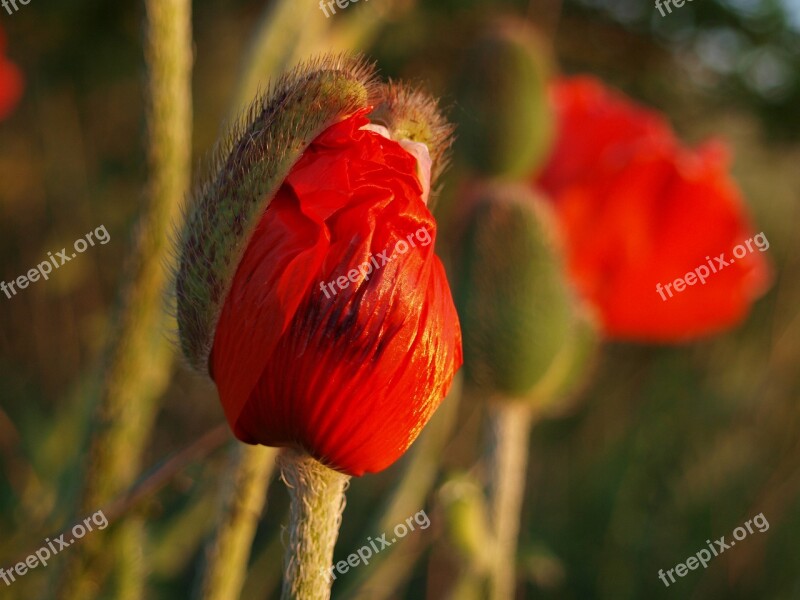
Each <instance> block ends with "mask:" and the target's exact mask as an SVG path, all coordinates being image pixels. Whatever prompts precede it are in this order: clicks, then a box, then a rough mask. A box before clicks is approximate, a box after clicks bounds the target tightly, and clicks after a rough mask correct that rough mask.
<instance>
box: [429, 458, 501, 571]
mask: <svg viewBox="0 0 800 600" xmlns="http://www.w3.org/2000/svg"><path fill="white" fill-rule="evenodd" d="M439 500H440V501H441V503H442V508H443V510H444V515H445V526H446V530H447V538H448V540H449V542H450V543H451V545H452V546H453V548H454V549H455V550H456V551H457V552H458V553H459V554H460V555H461V557H462V559H463V560H464V562H465V563H467V564H468V565H469V566H470V568H471V569H472V570H475V571H478V572H481V571H483V570H485V569H486V568H487V567H488V565H489V564H490V563H491V560H492V555H493V552H492V544H493V538H492V533H491V530H490V529H489V516H488V509H487V507H486V498H485V497H484V494H483V490H482V489H481V486H480V485H478V483H477V482H476V481H474V480H473V479H472V478H471V477H470V476H469V475H468V474H466V473H464V474H459V475H453V476H451V477H450V478H449V479H448V481H447V482H446V483H445V484H444V485H443V486H442V488H441V490H440V491H439Z"/></svg>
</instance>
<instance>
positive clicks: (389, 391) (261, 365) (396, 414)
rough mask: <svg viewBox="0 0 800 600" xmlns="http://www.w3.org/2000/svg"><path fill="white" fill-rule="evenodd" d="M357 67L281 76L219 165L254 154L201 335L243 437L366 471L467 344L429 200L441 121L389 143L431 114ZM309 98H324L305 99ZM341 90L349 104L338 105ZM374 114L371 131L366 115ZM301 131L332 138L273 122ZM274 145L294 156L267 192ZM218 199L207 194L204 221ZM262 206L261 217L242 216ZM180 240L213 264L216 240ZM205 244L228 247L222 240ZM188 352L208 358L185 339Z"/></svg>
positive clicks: (439, 389) (442, 384)
mask: <svg viewBox="0 0 800 600" xmlns="http://www.w3.org/2000/svg"><path fill="white" fill-rule="evenodd" d="M353 67H354V63H352V62H350V63H347V62H346V63H344V66H342V67H339V66H338V65H337V64H336V63H334V62H332V61H331V60H330V59H326V60H325V61H323V62H322V64H321V65H318V66H317V67H316V68H315V69H314V70H308V69H304V70H302V71H299V72H298V73H299V74H298V75H295V76H293V77H292V79H291V80H285V81H284V85H283V89H280V90H279V92H278V93H277V94H276V97H275V98H273V99H272V100H271V101H267V102H264V103H262V106H263V107H264V108H263V111H264V112H263V113H262V114H266V115H269V116H268V118H264V119H262V120H261V122H260V124H258V125H257V126H256V125H251V126H249V127H247V128H246V129H245V130H244V131H245V133H244V136H243V138H242V140H241V141H240V142H239V143H238V144H235V145H234V146H233V147H234V150H233V151H232V152H231V155H230V157H229V158H228V159H227V162H226V165H230V164H237V160H238V157H237V152H245V151H246V149H247V148H248V147H249V146H250V145H252V146H254V147H256V148H258V149H259V152H258V153H257V154H256V155H255V156H254V157H253V160H254V161H255V163H256V164H248V165H245V166H243V168H242V169H237V170H236V172H235V173H234V175H235V177H237V178H238V180H237V183H235V184H232V185H235V186H237V187H236V188H235V189H231V188H227V187H226V188H224V189H225V192H226V194H227V195H228V196H229V197H235V198H237V200H236V201H235V202H232V203H231V204H230V207H229V211H230V212H229V213H228V214H226V215H225V217H224V219H226V220H230V221H232V222H234V223H240V229H241V230H242V231H249V233H248V234H244V235H241V236H239V237H238V241H237V242H236V243H238V244H241V245H242V254H241V257H240V258H238V260H236V262H235V265H233V266H234V267H235V269H234V271H233V272H232V273H227V272H226V271H225V270H220V271H219V273H220V280H219V282H218V283H219V285H220V289H224V290H225V293H224V294H223V295H222V300H223V301H222V302H221V306H220V312H219V315H218V319H216V320H215V322H213V323H206V322H205V321H203V322H202V323H201V326H200V329H201V330H205V329H206V328H210V330H211V331H213V340H212V348H211V352H210V358H209V366H210V372H211V375H212V377H213V379H214V381H215V382H216V384H217V388H218V390H219V393H220V398H221V400H222V404H223V407H224V409H225V414H226V417H227V419H228V422H229V423H230V425H231V427H232V429H233V431H234V433H235V434H236V436H237V437H238V438H239V439H241V440H242V441H245V442H248V443H259V444H265V445H269V446H291V447H298V448H301V449H303V450H305V451H306V452H307V453H309V454H310V455H311V456H313V457H314V458H316V459H317V460H319V461H320V462H322V463H323V464H325V465H327V466H329V467H331V468H334V469H337V470H340V471H342V472H345V473H348V474H350V475H362V474H363V473H365V472H375V471H379V470H381V469H384V468H386V467H387V466H389V465H390V464H391V463H392V462H394V461H395V460H397V458H399V457H400V456H401V455H402V454H403V452H404V451H405V450H406V449H407V448H408V446H409V445H410V444H411V443H412V442H413V441H414V439H415V438H416V437H417V435H418V434H419V433H420V431H421V429H422V427H423V426H424V425H425V423H426V422H427V421H428V419H429V418H430V417H431V415H432V414H433V411H434V410H435V409H436V407H437V406H438V405H439V403H440V402H441V400H442V398H443V397H444V395H445V394H446V392H447V390H448V389H449V387H450V384H451V381H452V378H453V375H454V374H455V371H456V370H457V369H458V367H459V366H460V365H461V333H460V329H459V325H458V319H457V316H456V313H455V308H454V307H453V303H452V299H451V296H450V290H449V287H448V284H447V279H446V277H445V274H444V269H443V267H442V264H441V262H440V261H439V259H438V258H437V257H436V255H435V254H434V243H435V239H436V223H435V221H434V220H433V217H432V215H431V213H430V211H429V210H428V207H427V206H426V203H425V200H426V193H427V192H426V188H427V187H428V186H429V185H430V171H431V161H432V159H431V155H433V156H434V157H439V156H440V152H439V148H438V146H437V147H436V148H434V147H433V145H432V144H433V143H436V142H440V143H441V142H442V141H443V140H442V139H441V138H442V137H444V138H445V139H446V137H447V136H446V135H445V134H447V133H449V130H448V128H447V127H446V126H445V124H444V122H443V121H442V120H441V118H440V117H438V116H437V118H436V119H434V120H433V121H431V122H429V123H428V126H427V127H422V128H420V129H419V130H418V131H417V134H418V136H419V137H412V138H411V139H406V140H402V141H395V140H394V139H389V138H388V137H386V135H391V136H392V137H396V136H397V134H398V132H399V131H400V128H398V126H399V125H401V124H404V123H405V124H408V123H409V122H410V121H413V118H409V115H414V114H416V115H419V114H430V115H434V114H435V113H434V112H433V111H432V109H430V108H428V109H427V112H426V110H423V109H421V108H420V106H419V105H418V103H419V102H420V101H421V100H422V97H421V96H420V95H419V94H415V93H408V92H404V93H400V92H399V91H398V89H397V87H396V86H395V87H392V88H389V87H380V86H375V85H374V83H372V81H371V73H369V72H368V71H367V70H365V69H364V68H363V66H359V67H358V68H353ZM337 69H338V70H337ZM340 78H341V79H342V80H346V81H347V82H348V84H347V85H340V86H338V89H335V86H329V85H327V84H326V85H325V86H320V85H317V83H314V82H318V81H322V80H328V81H335V80H337V79H340ZM302 86H306V87H307V88H308V87H311V89H313V90H317V91H315V92H314V93H315V94H320V96H318V97H317V99H316V100H309V94H308V92H303V91H298V89H297V88H298V87H302ZM359 89H360V90H361V91H362V92H364V93H362V94H361V95H360V96H359V95H358V94H357V93H352V92H353V91H356V92H357V91H358V90H359ZM343 91H344V93H345V95H346V94H351V98H352V99H353V101H352V102H351V101H350V100H348V101H347V102H341V100H340V98H341V96H342V93H343ZM320 97H321V98H322V100H320ZM373 103H374V105H375V106H378V107H379V109H377V110H376V111H375V115H383V118H382V119H381V120H380V121H378V120H377V118H376V117H373V120H372V121H370V119H369V118H368V117H367V115H368V113H369V112H370V106H369V105H370V104H373ZM403 103H406V104H403ZM387 105H388V106H387ZM319 106H322V107H323V109H326V108H328V107H334V110H329V112H328V115H327V117H328V118H327V119H323V118H322V117H321V116H318V115H316V114H312V115H309V114H308V111H318V110H319V108H318V107H319ZM342 107H344V108H342ZM299 109H302V111H303V112H300V111H299ZM305 119H314V120H315V122H316V123H317V124H318V125H321V124H323V123H325V127H323V128H321V130H320V131H315V130H314V131H313V135H308V134H309V133H310V132H312V128H305V130H304V131H302V132H301V134H298V132H297V131H295V130H292V129H287V130H286V131H282V132H280V135H278V133H276V131H275V128H276V127H277V125H276V122H281V121H283V122H286V123H293V122H294V123H297V122H299V123H300V124H301V125H300V129H303V125H302V124H303V122H304V120H305ZM256 120H258V117H257V118H256ZM329 121H332V123H331V122H329ZM406 129H407V128H406ZM404 133H405V134H408V131H405V132H404ZM306 135H307V136H308V138H306ZM409 135H410V134H409ZM248 136H250V139H249V140H248ZM269 136H272V138H271V139H272V140H275V141H280V142H281V146H279V147H278V149H280V150H282V149H283V147H284V146H285V147H287V148H289V149H290V151H291V152H296V153H297V156H296V157H295V158H294V159H293V160H291V162H290V164H288V168H286V173H285V174H283V175H282V176H281V177H280V181H278V185H276V186H275V189H274V191H273V190H272V189H271V188H272V186H273V183H272V182H270V183H269V185H266V184H264V185H260V186H259V185H258V180H259V178H261V177H263V176H264V175H263V173H265V172H267V171H269V169H267V168H265V167H263V166H261V164H260V163H261V162H270V161H273V160H274V159H273V158H272V155H273V154H275V153H276V147H275V146H274V145H273V144H274V142H270V143H265V142H264V141H263V138H264V137H269ZM306 139H307V140H308V141H305V140H306ZM429 145H431V147H432V151H431V152H430V153H429V152H428V150H427V148H428V146H429ZM442 146H446V141H444V144H442ZM406 148H407V149H406ZM417 157H418V158H417ZM288 160H289V159H287V162H288ZM259 161H260V162H259ZM224 168H226V167H223V169H224ZM434 169H435V167H434ZM270 172H275V170H274V169H273V170H272V171H270ZM227 176H228V175H227V174H226V175H220V176H218V178H217V181H218V180H219V179H221V178H223V177H227ZM231 181H232V180H231ZM243 186H244V187H243ZM247 186H252V188H248V187H247ZM217 187H218V186H217V184H216V182H214V183H212V184H210V185H209V186H206V188H205V189H206V193H207V194H208V196H209V198H211V199H212V201H209V202H208V203H207V208H208V209H209V210H210V211H212V213H213V212H214V211H215V210H218V209H217V207H216V204H215V202H216V199H218V198H220V197H221V195H220V194H218V193H217ZM264 195H267V196H268V197H267V198H263V196H264ZM256 202H261V203H262V205H261V207H260V208H259V209H258V210H255V209H254V210H252V211H250V209H249V208H248V207H250V206H253V205H254V204H256ZM240 205H241V206H243V207H245V208H244V209H242V210H240V209H239V207H240ZM191 216H192V215H191V214H190V220H191ZM205 217H206V218H209V219H210V220H214V219H215V218H216V217H215V216H214V215H213V214H211V215H205ZM200 218H201V216H200V215H198V216H196V219H198V220H199V219H200ZM219 218H220V219H221V218H223V217H219ZM251 224H252V225H251ZM226 235H227V234H226ZM234 237H235V236H234ZM189 239H196V242H197V244H198V245H197V246H196V247H195V246H192V245H185V246H184V256H183V258H184V260H183V262H184V263H185V262H186V260H197V258H196V257H195V254H196V253H198V252H199V253H200V254H202V260H204V261H208V262H211V263H213V261H214V260H215V258H216V256H215V255H214V253H213V252H212V251H209V250H206V247H207V246H208V244H207V241H208V240H212V241H215V240H217V239H218V236H215V231H214V229H213V228H211V229H209V231H208V232H202V233H201V234H200V235H195V236H194V237H190V238H189ZM223 244H224V245H223ZM212 246H213V248H215V249H220V248H222V249H226V248H228V241H227V240H225V241H223V242H222V243H221V244H217V243H216V242H215V243H214V244H212ZM187 257H188V258H187ZM182 269H183V266H182ZM186 270H187V271H188V270H189V269H186ZM183 281H185V282H187V283H189V280H188V278H184V279H183ZM180 282H181V275H180V274H179V287H180ZM189 287H191V286H190V285H186V286H184V289H188V288H189ZM179 293H180V290H179ZM190 304H191V301H190V299H189V298H185V299H184V307H188V306H190ZM214 305H215V303H214ZM180 307H181V298H180V295H179V315H178V316H179V325H180V326H181V335H182V338H183V337H184V331H185V332H186V334H187V335H188V334H190V332H191V331H192V330H191V328H186V329H184V328H183V323H182V322H181V311H180ZM207 307H211V310H213V305H212V304H208V305H207ZM191 314H192V313H191V312H189V311H187V313H186V314H185V315H184V316H187V315H191ZM194 314H196V313H194ZM189 323H190V324H191V321H189ZM184 347H189V348H190V349H191V348H202V346H201V345H198V344H196V343H195V341H193V340H184ZM194 358H195V360H194V361H193V362H195V363H196V362H199V361H197V358H200V359H201V360H202V358H203V354H200V355H199V356H196V357H194Z"/></svg>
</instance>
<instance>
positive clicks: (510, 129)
mask: <svg viewBox="0 0 800 600" xmlns="http://www.w3.org/2000/svg"><path fill="white" fill-rule="evenodd" d="M550 71H551V68H550V58H549V52H548V51H547V49H546V46H545V45H544V44H543V43H540V41H539V40H538V39H537V37H536V33H535V32H534V31H533V30H532V29H531V28H529V27H528V26H527V25H526V24H524V23H521V22H517V21H513V20H503V21H501V22H499V23H496V24H495V25H493V26H491V27H490V28H489V30H488V31H486V32H485V33H483V34H481V35H480V36H479V37H478V38H477V40H476V41H475V42H474V43H473V44H472V46H471V47H470V48H469V49H468V50H467V53H466V56H465V59H464V71H463V73H462V74H461V76H460V78H459V81H458V85H457V94H458V103H459V105H460V107H461V110H460V111H459V113H460V115H461V118H460V122H459V128H458V130H459V139H458V142H457V153H458V155H459V156H460V157H461V160H463V161H464V162H465V163H466V165H467V166H468V167H469V168H470V169H471V170H473V171H474V172H476V173H478V174H480V175H483V176H488V177H497V178H500V179H519V178H522V177H525V176H527V175H529V174H530V173H531V172H533V170H534V169H535V168H536V167H538V166H540V165H541V163H542V162H543V160H544V159H545V158H546V156H547V153H548V152H549V150H550V148H551V145H552V142H553V135H554V129H555V127H554V116H553V114H552V110H551V107H550V103H549V101H548V98H547V81H548V78H549V75H550Z"/></svg>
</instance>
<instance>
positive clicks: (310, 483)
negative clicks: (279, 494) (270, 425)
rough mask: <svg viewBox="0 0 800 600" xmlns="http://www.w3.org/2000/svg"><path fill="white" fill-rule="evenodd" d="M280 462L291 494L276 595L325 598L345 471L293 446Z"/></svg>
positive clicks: (289, 598)
mask: <svg viewBox="0 0 800 600" xmlns="http://www.w3.org/2000/svg"><path fill="white" fill-rule="evenodd" d="M279 461H280V465H281V473H282V477H283V480H284V482H285V483H286V487H287V488H289V497H290V499H291V504H290V515H289V543H288V545H287V546H286V553H285V555H284V565H283V566H284V579H283V592H282V594H281V600H329V599H330V597H331V583H332V582H333V578H332V577H331V571H330V569H331V562H332V561H333V547H334V545H335V544H336V538H337V537H338V535H339V525H340V524H341V522H342V512H343V511H344V504H345V498H344V491H345V489H346V488H347V483H348V481H349V480H350V476H349V475H344V474H342V473H339V472H338V471H333V470H332V469H329V468H328V467H326V466H324V465H322V464H321V463H319V462H317V461H316V460H314V459H313V458H311V457H310V456H308V455H306V454H303V453H301V452H298V451H295V450H288V451H285V452H284V453H283V454H281V456H280V459H279Z"/></svg>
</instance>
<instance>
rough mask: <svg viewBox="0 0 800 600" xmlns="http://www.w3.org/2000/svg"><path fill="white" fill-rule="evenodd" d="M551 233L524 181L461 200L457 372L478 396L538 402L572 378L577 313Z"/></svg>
mask: <svg viewBox="0 0 800 600" xmlns="http://www.w3.org/2000/svg"><path fill="white" fill-rule="evenodd" d="M554 231H555V230H554V223H553V222H552V216H551V215H550V212H549V210H548V207H547V205H546V204H545V203H544V201H542V200H540V199H539V198H538V197H536V196H535V195H534V194H533V193H532V192H531V191H530V190H529V189H528V188H527V187H526V186H524V185H511V184H508V185H506V184H487V185H484V186H483V187H481V188H479V189H477V190H476V191H475V196H474V200H472V201H471V202H469V203H468V208H467V209H466V216H465V218H464V222H463V233H462V235H461V236H460V241H459V250H458V256H459V265H458V273H457V288H456V302H457V305H458V309H459V315H460V318H461V324H462V327H463V332H464V369H465V376H466V378H467V381H468V383H469V384H470V385H471V386H472V387H473V388H474V389H477V390H480V391H481V392H482V393H484V394H486V395H496V396H498V397H500V398H509V399H512V398H513V399H521V398H524V399H527V400H529V401H532V402H537V403H539V404H543V403H546V402H549V401H550V398H551V397H552V395H553V394H556V393H557V392H559V391H561V388H562V387H563V386H565V385H566V380H567V379H569V378H570V377H574V376H575V374H574V373H573V370H574V369H573V365H572V360H573V358H577V357H578V355H579V353H578V349H579V346H578V341H579V337H578V334H579V331H578V330H577V329H576V327H577V322H578V321H579V320H580V319H583V318H584V317H583V316H582V314H581V312H580V310H579V308H578V305H577V303H576V300H575V298H574V297H573V294H572V292H571V290H570V288H569V286H568V284H567V282H566V280H565V272H564V269H563V266H562V264H561V260H560V254H559V252H558V242H557V239H556V238H555V235H554ZM581 366H583V365H581Z"/></svg>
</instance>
